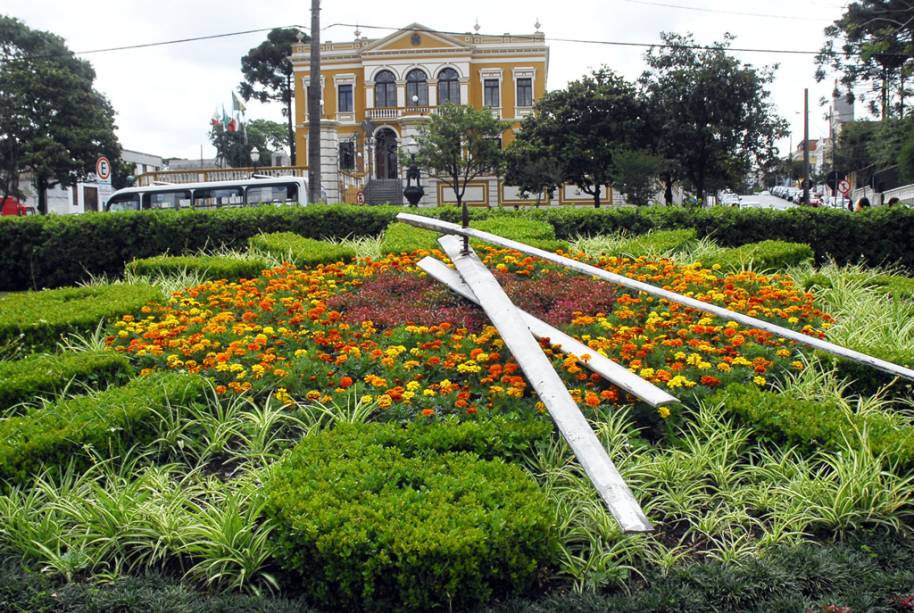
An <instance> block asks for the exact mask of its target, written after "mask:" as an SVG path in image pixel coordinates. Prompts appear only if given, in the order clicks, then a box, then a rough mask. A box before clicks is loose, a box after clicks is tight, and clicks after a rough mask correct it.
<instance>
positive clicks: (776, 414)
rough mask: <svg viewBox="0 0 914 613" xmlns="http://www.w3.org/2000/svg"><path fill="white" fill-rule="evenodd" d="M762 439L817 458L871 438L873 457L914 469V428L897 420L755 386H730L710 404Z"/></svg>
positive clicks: (714, 397) (714, 396) (883, 415)
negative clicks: (821, 452) (717, 404)
mask: <svg viewBox="0 0 914 613" xmlns="http://www.w3.org/2000/svg"><path fill="white" fill-rule="evenodd" d="M710 402H720V403H722V404H723V406H724V408H725V409H726V410H727V411H728V412H729V413H732V414H733V415H736V416H737V417H738V418H739V419H740V420H742V421H744V422H746V423H748V424H750V425H751V426H752V427H753V428H754V429H755V430H756V431H757V432H758V433H759V434H760V435H762V436H764V437H766V438H769V439H771V440H773V441H777V442H786V443H790V444H792V445H796V446H797V447H800V448H801V449H804V450H806V451H809V452H814V451H815V450H817V449H819V448H823V447H824V448H826V449H836V450H839V449H841V448H843V446H844V441H845V440H847V441H854V440H856V438H857V436H858V435H859V434H861V433H865V434H866V437H867V441H868V443H869V448H870V449H871V450H872V451H873V453H876V454H881V453H885V454H886V456H887V457H888V458H889V459H891V460H893V461H897V462H898V463H899V464H900V465H901V466H911V465H912V464H914V427H912V426H905V425H900V424H899V422H898V421H897V419H895V418H893V416H891V415H888V414H885V413H878V412H871V413H866V414H862V415H861V414H856V413H855V414H853V415H847V414H846V413H845V412H843V411H842V409H841V408H840V407H838V406H835V405H829V404H823V403H822V402H819V401H812V400H798V399H796V398H791V397H790V396H788V395H786V394H782V393H774V392H765V391H762V390H760V389H759V388H758V387H756V386H754V385H747V384H735V385H729V386H727V387H726V388H725V389H723V390H721V391H720V392H718V393H716V394H714V395H713V396H712V397H711V398H710Z"/></svg>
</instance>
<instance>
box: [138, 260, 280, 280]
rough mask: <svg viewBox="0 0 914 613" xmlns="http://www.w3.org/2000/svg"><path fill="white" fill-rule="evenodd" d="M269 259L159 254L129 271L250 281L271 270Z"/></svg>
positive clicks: (150, 274) (142, 273)
mask: <svg viewBox="0 0 914 613" xmlns="http://www.w3.org/2000/svg"><path fill="white" fill-rule="evenodd" d="M269 267H270V263H269V262H268V261H267V259H266V258H257V257H251V258H233V257H224V256H216V255H157V256H155V257H151V258H142V259H139V260H133V261H132V262H129V263H128V264H127V271H129V272H131V273H133V274H136V275H148V276H155V275H158V274H164V275H173V274H176V273H182V272H185V271H186V272H193V273H196V274H197V275H199V276H201V277H202V278H205V279H228V280H230V281H237V280H238V279H242V278H245V279H251V278H253V277H257V276H259V275H260V272H261V271H262V270H263V269H264V268H269Z"/></svg>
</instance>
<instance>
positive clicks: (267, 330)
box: [263, 326, 274, 334]
mask: <svg viewBox="0 0 914 613" xmlns="http://www.w3.org/2000/svg"><path fill="white" fill-rule="evenodd" d="M263 333H264V334H274V331H273V327H272V326H267V327H265V328H264V329H263Z"/></svg>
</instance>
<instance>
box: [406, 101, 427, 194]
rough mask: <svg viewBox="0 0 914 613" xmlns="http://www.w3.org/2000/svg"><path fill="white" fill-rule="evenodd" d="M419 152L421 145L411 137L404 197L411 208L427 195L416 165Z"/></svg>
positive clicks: (408, 143)
mask: <svg viewBox="0 0 914 613" xmlns="http://www.w3.org/2000/svg"><path fill="white" fill-rule="evenodd" d="M413 99H418V96H413ZM418 150H419V145H418V144H417V143H416V139H415V138H413V137H410V138H409V140H407V141H406V151H407V153H409V168H408V169H407V170H406V189H404V190H403V195H404V196H405V197H406V201H407V202H409V206H418V205H419V201H420V200H421V199H422V196H424V195H425V190H424V189H423V188H422V179H421V174H420V172H419V166H418V165H417V164H416V153H417V152H418ZM413 180H415V181H416V184H415V185H413V184H412V182H413Z"/></svg>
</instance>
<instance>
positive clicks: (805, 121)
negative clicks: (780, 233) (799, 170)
mask: <svg viewBox="0 0 914 613" xmlns="http://www.w3.org/2000/svg"><path fill="white" fill-rule="evenodd" d="M803 204H809V89H808V88H807V89H804V90H803Z"/></svg>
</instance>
